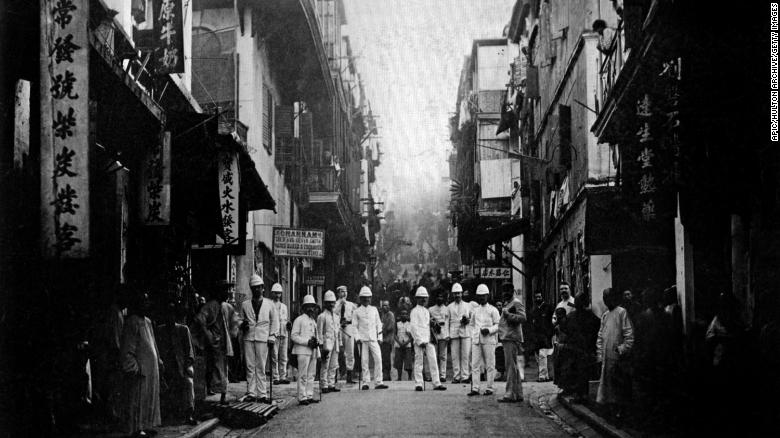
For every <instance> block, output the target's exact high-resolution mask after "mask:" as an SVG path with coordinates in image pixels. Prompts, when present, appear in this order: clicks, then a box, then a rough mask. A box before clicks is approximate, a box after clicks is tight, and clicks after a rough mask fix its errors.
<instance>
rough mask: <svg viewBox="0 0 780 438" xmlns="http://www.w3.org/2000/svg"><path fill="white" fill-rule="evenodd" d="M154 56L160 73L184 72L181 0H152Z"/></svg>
mask: <svg viewBox="0 0 780 438" xmlns="http://www.w3.org/2000/svg"><path fill="white" fill-rule="evenodd" d="M152 12H153V13H154V35H155V41H156V42H157V47H158V49H157V50H155V54H154V58H155V61H156V62H155V63H156V72H157V74H160V75H166V74H170V73H184V35H183V32H184V20H183V18H184V17H183V9H182V0H154V8H153V11H152Z"/></svg>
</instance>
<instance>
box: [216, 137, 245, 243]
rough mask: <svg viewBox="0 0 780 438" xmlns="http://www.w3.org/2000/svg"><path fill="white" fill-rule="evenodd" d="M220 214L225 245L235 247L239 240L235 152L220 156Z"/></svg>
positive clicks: (237, 178)
mask: <svg viewBox="0 0 780 438" xmlns="http://www.w3.org/2000/svg"><path fill="white" fill-rule="evenodd" d="M218 178H219V212H220V216H221V217H222V238H223V239H224V240H225V245H235V244H236V243H237V242H238V240H239V225H240V221H241V219H240V218H239V210H238V193H239V182H240V181H239V176H238V157H237V156H236V154H235V153H233V152H222V153H220V154H219V172H218Z"/></svg>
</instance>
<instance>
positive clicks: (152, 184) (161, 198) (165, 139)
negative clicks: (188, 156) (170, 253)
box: [140, 131, 171, 225]
mask: <svg viewBox="0 0 780 438" xmlns="http://www.w3.org/2000/svg"><path fill="white" fill-rule="evenodd" d="M140 212H141V222H142V223H143V224H144V225H168V224H169V223H170V221H171V133H170V131H165V132H163V133H161V134H160V140H159V141H158V142H157V143H155V145H154V146H152V147H151V148H149V149H148V150H147V151H146V157H145V158H144V167H143V168H142V169H141V209H140Z"/></svg>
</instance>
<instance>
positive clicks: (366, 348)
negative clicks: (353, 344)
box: [360, 341, 382, 386]
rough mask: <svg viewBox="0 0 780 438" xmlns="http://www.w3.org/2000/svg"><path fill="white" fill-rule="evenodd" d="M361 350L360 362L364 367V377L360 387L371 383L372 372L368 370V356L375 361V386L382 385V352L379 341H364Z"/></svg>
mask: <svg viewBox="0 0 780 438" xmlns="http://www.w3.org/2000/svg"><path fill="white" fill-rule="evenodd" d="M360 345H361V348H360V362H361V365H362V370H363V376H362V380H361V382H360V385H361V386H362V385H368V382H370V381H371V375H370V374H369V372H370V370H369V369H368V354H369V352H370V353H371V357H372V358H373V359H374V385H381V384H382V350H381V349H380V348H379V342H377V341H363V342H362V343H361V344H360Z"/></svg>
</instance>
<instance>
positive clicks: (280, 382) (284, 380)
mask: <svg viewBox="0 0 780 438" xmlns="http://www.w3.org/2000/svg"><path fill="white" fill-rule="evenodd" d="M279 384H280V385H289V384H290V381H289V380H287V379H281V380H279Z"/></svg>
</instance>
